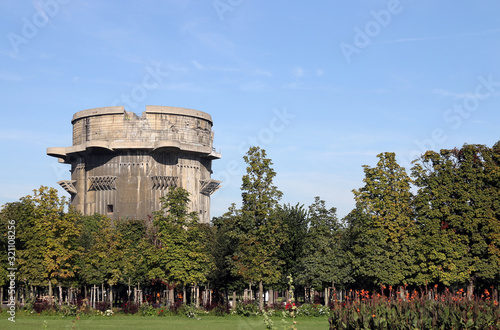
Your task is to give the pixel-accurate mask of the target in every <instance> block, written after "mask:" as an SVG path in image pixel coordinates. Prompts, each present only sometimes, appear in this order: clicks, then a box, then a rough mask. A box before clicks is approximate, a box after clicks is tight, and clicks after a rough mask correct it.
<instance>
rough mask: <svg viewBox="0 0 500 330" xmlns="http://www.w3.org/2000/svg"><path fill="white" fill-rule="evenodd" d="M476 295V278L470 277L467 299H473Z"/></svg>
mask: <svg viewBox="0 0 500 330" xmlns="http://www.w3.org/2000/svg"><path fill="white" fill-rule="evenodd" d="M473 295H474V280H473V279H472V278H471V279H469V284H467V300H469V301H471V300H472V296H473Z"/></svg>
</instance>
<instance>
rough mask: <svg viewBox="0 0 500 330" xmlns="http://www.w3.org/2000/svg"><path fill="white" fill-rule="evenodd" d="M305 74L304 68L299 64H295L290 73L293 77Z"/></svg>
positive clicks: (300, 76)
mask: <svg viewBox="0 0 500 330" xmlns="http://www.w3.org/2000/svg"><path fill="white" fill-rule="evenodd" d="M305 74H306V72H305V70H304V69H303V68H301V67H300V66H296V67H295V68H293V69H292V75H293V76H294V77H295V78H302V77H303V76H304V75H305Z"/></svg>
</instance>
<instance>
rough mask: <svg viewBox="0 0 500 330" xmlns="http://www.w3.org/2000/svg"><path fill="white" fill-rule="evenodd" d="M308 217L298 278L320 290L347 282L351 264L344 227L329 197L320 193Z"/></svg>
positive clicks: (310, 208) (310, 207)
mask: <svg viewBox="0 0 500 330" xmlns="http://www.w3.org/2000/svg"><path fill="white" fill-rule="evenodd" d="M308 220H309V228H308V231H307V235H306V237H305V241H304V253H303V256H302V258H301V259H300V264H301V273H300V274H299V276H298V281H299V282H302V283H304V284H305V285H307V286H309V287H313V288H314V289H316V290H321V289H324V288H326V287H328V286H330V285H331V284H333V285H335V284H338V285H340V286H343V285H344V284H346V283H347V282H348V276H349V274H348V271H349V267H348V263H347V262H346V261H347V260H346V257H345V250H344V249H343V245H342V243H343V240H342V236H343V228H342V226H341V224H340V222H339V221H338V219H337V215H336V209H335V208H333V207H332V208H331V209H327V208H326V205H325V201H323V200H321V199H320V198H319V197H316V198H315V200H314V203H313V204H312V205H311V206H309V217H308Z"/></svg>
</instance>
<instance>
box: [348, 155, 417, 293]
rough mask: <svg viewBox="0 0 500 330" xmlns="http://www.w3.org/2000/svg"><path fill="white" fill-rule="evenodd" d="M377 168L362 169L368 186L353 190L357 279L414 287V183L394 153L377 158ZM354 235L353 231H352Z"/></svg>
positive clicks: (366, 167) (354, 250) (353, 249)
mask: <svg viewBox="0 0 500 330" xmlns="http://www.w3.org/2000/svg"><path fill="white" fill-rule="evenodd" d="M377 157H378V158H379V162H378V163H377V166H376V167H373V168H371V167H369V166H366V165H365V166H363V167H364V172H365V178H364V179H363V182H364V183H365V186H364V187H362V188H360V189H359V190H354V191H353V192H354V195H355V200H356V207H357V209H358V211H360V212H361V213H362V216H361V217H358V221H357V222H356V224H357V225H359V226H361V227H360V228H358V230H357V234H358V237H357V238H356V245H354V246H353V247H352V252H353V254H354V256H355V258H358V259H359V262H358V268H357V269H356V271H355V273H357V274H356V275H357V276H359V277H361V278H364V279H365V280H368V281H370V282H372V283H373V284H376V285H380V284H388V285H397V284H403V283H412V281H413V278H414V276H415V273H416V261H415V254H414V249H415V240H416V237H417V234H418V232H417V227H416V225H415V221H414V219H413V209H412V194H411V192H410V183H411V179H410V178H409V177H408V175H407V174H406V171H405V169H404V168H403V167H400V166H399V165H398V164H397V162H396V157H395V154H394V153H388V152H386V153H381V154H379V155H377ZM351 232H353V231H351Z"/></svg>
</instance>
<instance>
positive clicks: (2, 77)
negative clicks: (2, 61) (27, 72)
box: [0, 73, 28, 82]
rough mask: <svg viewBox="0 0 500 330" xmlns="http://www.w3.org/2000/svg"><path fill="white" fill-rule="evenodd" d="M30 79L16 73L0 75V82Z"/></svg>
mask: <svg viewBox="0 0 500 330" xmlns="http://www.w3.org/2000/svg"><path fill="white" fill-rule="evenodd" d="M26 79H28V77H26V76H20V75H18V74H15V73H0V80H4V81H8V82H19V81H24V80H26Z"/></svg>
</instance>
